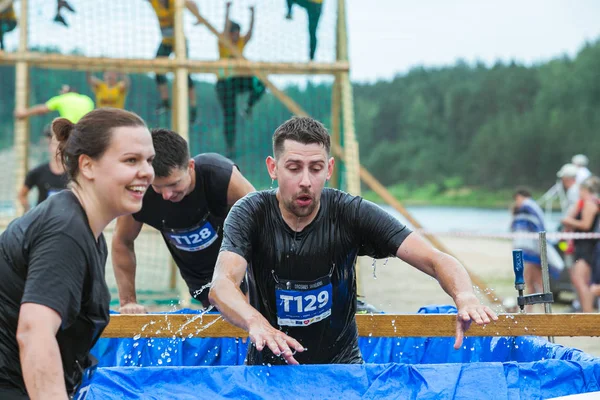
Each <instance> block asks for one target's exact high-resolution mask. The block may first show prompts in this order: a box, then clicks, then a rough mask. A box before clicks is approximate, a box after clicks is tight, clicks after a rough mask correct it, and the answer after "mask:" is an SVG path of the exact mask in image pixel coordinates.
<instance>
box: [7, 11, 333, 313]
mask: <svg viewBox="0 0 600 400" xmlns="http://www.w3.org/2000/svg"><path fill="white" fill-rule="evenodd" d="M173 3H174V0H169V1H168V2H164V1H161V0H153V1H147V0H119V1H114V0H68V1H67V2H65V1H54V0H29V1H28V23H27V35H28V44H27V49H28V51H29V52H35V53H38V54H42V57H41V62H34V63H33V64H32V65H31V66H30V68H29V86H28V87H29V92H28V97H29V98H28V103H29V106H30V107H31V106H34V105H46V104H49V102H51V101H52V99H54V98H55V96H58V95H59V94H60V93H61V92H63V91H65V90H66V89H67V88H68V89H70V90H73V91H76V92H77V93H79V94H82V95H85V96H88V97H89V98H90V99H92V100H93V101H94V105H95V107H101V106H111V107H123V108H125V109H127V110H130V111H133V112H136V113H137V114H139V115H140V116H141V117H142V118H144V120H145V121H146V122H147V124H148V126H149V127H167V128H169V127H171V126H172V119H173V118H175V112H174V111H175V110H174V107H175V105H174V102H173V92H174V91H173V81H174V73H173V72H174V71H164V73H158V74H157V73H155V72H154V71H153V70H151V69H149V68H148V67H144V66H143V63H144V61H145V60H152V59H155V58H158V57H171V58H174V56H175V54H174V40H173V39H172V37H173V34H174V32H173V28H172V26H171V27H170V26H169V23H168V19H169V12H170V11H169V9H170V7H173V6H174V4H173ZM336 3H337V1H334V0H324V1H323V3H322V4H319V3H316V2H313V1H309V0H296V1H289V2H288V1H287V0H260V1H257V0H238V1H235V2H231V4H230V5H229V6H228V4H229V3H228V2H225V1H220V2H216V1H205V0H196V1H192V2H186V10H185V11H184V33H185V37H186V46H187V56H188V58H189V59H190V60H199V61H215V60H219V59H224V58H228V57H231V56H232V55H231V51H229V49H227V48H226V47H224V46H223V45H219V41H218V39H217V37H216V36H215V35H214V33H213V32H211V30H210V29H209V28H208V27H207V26H206V25H202V24H201V25H197V24H196V22H197V16H196V15H195V14H196V12H199V13H200V15H201V16H202V18H204V19H206V21H208V23H209V24H210V25H212V26H213V27H214V28H215V29H216V30H217V31H218V32H220V33H224V34H228V35H229V38H230V39H232V40H234V39H237V44H236V45H235V46H236V47H237V48H238V49H239V50H240V51H242V54H243V56H244V57H245V58H247V59H249V60H251V61H260V62H281V63H307V62H311V61H314V62H315V63H329V62H333V61H335V36H336V35H335V28H336V19H337V6H336ZM6 4H9V5H8V6H6ZM289 6H291V13H289ZM0 7H6V8H4V10H3V11H4V12H3V13H2V14H0V26H1V29H2V45H3V48H4V51H5V52H6V54H7V55H9V54H10V53H13V52H16V51H17V49H18V47H19V42H18V41H19V31H20V29H23V27H22V26H21V24H20V20H19V19H20V14H21V1H18V0H17V1H14V2H12V4H11V2H10V1H8V2H7V1H6V0H5V1H2V0H0ZM252 10H254V11H252ZM0 11H2V10H0ZM227 17H228V18H227ZM159 21H162V22H159ZM311 38H312V39H311ZM46 54H48V56H46ZM53 54H60V55H61V56H62V57H65V56H66V57H68V62H63V63H62V64H61V65H60V66H57V65H56V64H46V65H44V60H47V58H44V57H51V56H52V55H53ZM90 57H99V58H103V59H104V58H108V59H114V58H119V59H128V60H137V61H138V64H136V65H138V67H135V66H132V65H131V64H127V62H124V63H122V64H121V65H119V66H118V68H115V69H111V70H102V69H100V68H98V67H97V66H95V65H94V63H90V62H87V63H86V62H85V60H86V59H88V60H89V58H90ZM0 59H1V57H0ZM13 64H14V63H13ZM139 65H141V67H139ZM268 79H270V81H271V82H272V83H273V84H274V85H275V86H277V87H278V88H279V89H281V90H282V91H283V92H284V93H286V94H287V95H288V96H289V97H291V98H292V99H293V100H294V101H295V102H296V103H297V104H298V105H299V106H300V107H301V108H302V109H304V110H305V111H306V112H307V113H308V114H309V115H312V116H313V117H315V118H317V119H319V120H321V121H322V122H323V123H325V125H326V126H328V127H329V126H331V124H330V121H331V101H332V83H333V76H331V75H324V74H315V75H269V77H268ZM188 85H189V88H190V89H191V90H190V100H189V101H190V110H189V114H190V122H189V146H190V151H191V153H192V155H196V154H198V153H204V152H218V153H221V154H224V155H226V156H228V157H230V158H231V159H233V160H234V161H235V162H236V163H237V164H238V165H239V167H240V169H241V171H242V173H243V174H244V175H245V176H246V177H247V178H248V179H249V180H250V181H251V182H252V183H253V185H254V186H255V187H256V188H257V189H264V188H268V187H269V186H270V185H271V180H270V179H269V177H268V174H267V172H266V169H265V163H264V160H265V157H266V156H268V155H270V154H271V152H272V150H271V136H272V133H273V131H274V130H275V128H276V127H277V126H278V125H280V124H281V123H282V122H283V121H285V120H286V119H288V118H290V116H291V115H292V113H291V112H290V110H288V109H287V108H286V107H285V106H284V105H283V104H282V103H281V102H280V100H279V99H278V98H277V97H276V96H275V95H273V94H272V93H271V91H270V90H267V89H266V88H265V83H264V82H263V81H261V80H260V79H258V78H257V77H256V76H252V75H249V74H247V75H245V76H235V75H232V74H231V73H228V72H227V71H222V72H219V73H193V74H191V75H190V76H189V81H188ZM0 86H1V87H2V94H3V95H2V97H1V98H0V115H1V116H2V118H1V119H0V121H1V122H0V166H1V168H2V169H3V171H5V173H4V176H5V180H4V181H3V184H2V185H1V189H0V211H1V212H2V213H3V214H4V215H7V216H9V217H10V216H14V213H15V207H14V205H15V204H16V203H15V200H16V198H17V196H18V193H17V191H18V187H19V185H18V184H17V182H15V181H14V178H13V176H14V168H15V167H16V165H15V158H14V154H13V153H14V151H13V147H14V146H13V143H14V123H13V121H14V119H13V112H14V110H15V66H14V65H10V64H9V63H7V62H3V63H0ZM57 116H59V114H58V112H56V111H50V112H47V113H45V114H40V115H32V116H29V117H28V119H29V128H30V130H29V135H30V138H29V140H30V142H29V162H28V166H27V168H28V169H29V170H31V169H33V168H35V167H36V166H39V165H41V164H44V163H47V162H48V160H49V157H48V146H49V142H48V139H47V138H46V136H45V133H44V132H45V128H46V127H47V126H48V125H49V124H50V122H51V121H52V119H54V118H56V117H57ZM27 197H28V202H29V203H30V205H31V206H32V207H33V206H35V205H36V204H37V203H38V199H37V191H36V189H35V188H32V189H31V191H29V193H28V195H27ZM110 238H111V229H108V230H107V232H106V239H107V241H108V243H110ZM135 246H136V253H137V254H138V269H137V279H136V283H137V287H138V291H139V292H140V293H146V294H149V296H147V297H146V299H152V298H153V294H156V296H154V298H155V299H156V298H159V297H160V296H161V294H162V293H167V297H168V298H173V296H172V294H176V293H177V291H176V290H177V289H176V288H175V287H174V285H173V283H174V280H173V279H172V275H171V266H170V256H169V254H168V251H167V250H166V248H165V245H164V243H163V239H162V237H161V235H160V233H158V232H156V231H153V230H151V229H144V230H143V231H142V233H141V235H140V237H139V238H138V239H137V240H136V243H135ZM109 247H110V246H109ZM108 264H109V265H108V268H107V280H108V282H109V285H110V286H111V289H112V290H113V291H114V293H115V294H116V284H115V281H114V276H113V272H112V268H111V265H110V257H109V262H108ZM113 300H114V301H116V300H117V296H116V295H113ZM158 301H160V299H159V300H158ZM169 301H170V300H169Z"/></svg>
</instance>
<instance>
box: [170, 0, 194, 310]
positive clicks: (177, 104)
mask: <svg viewBox="0 0 600 400" xmlns="http://www.w3.org/2000/svg"><path fill="white" fill-rule="evenodd" d="M184 10H185V0H176V1H175V27H174V28H175V32H174V34H175V60H176V61H177V68H176V69H175V82H174V84H173V112H172V114H171V115H172V117H171V118H172V124H173V130H174V131H175V132H177V133H179V134H180V135H181V136H182V137H183V138H184V139H185V140H186V141H188V143H189V137H190V136H189V88H188V84H187V76H188V69H187V68H186V67H185V61H186V60H187V52H186V43H185V32H184V29H183V11H184ZM170 267H171V276H170V282H169V286H170V288H171V289H175V288H176V287H177V275H178V268H177V265H176V264H175V261H174V260H173V259H171V262H170ZM179 286H180V290H179V301H180V305H181V306H182V307H189V305H190V301H191V296H190V294H189V291H188V290H187V287H186V285H185V284H182V285H179Z"/></svg>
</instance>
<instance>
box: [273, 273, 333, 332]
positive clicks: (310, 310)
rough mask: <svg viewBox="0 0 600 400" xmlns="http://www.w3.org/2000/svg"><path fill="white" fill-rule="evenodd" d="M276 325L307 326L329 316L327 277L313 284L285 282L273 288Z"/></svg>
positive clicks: (329, 284)
mask: <svg viewBox="0 0 600 400" xmlns="http://www.w3.org/2000/svg"><path fill="white" fill-rule="evenodd" d="M275 297H276V298H275V301H276V305H277V324H278V325H280V326H309V325H311V324H314V323H315V322H319V321H322V320H324V319H325V318H327V317H329V316H330V315H331V282H330V280H329V277H325V278H321V279H319V280H316V281H314V282H298V281H285V282H283V281H282V282H280V283H277V284H276V286H275Z"/></svg>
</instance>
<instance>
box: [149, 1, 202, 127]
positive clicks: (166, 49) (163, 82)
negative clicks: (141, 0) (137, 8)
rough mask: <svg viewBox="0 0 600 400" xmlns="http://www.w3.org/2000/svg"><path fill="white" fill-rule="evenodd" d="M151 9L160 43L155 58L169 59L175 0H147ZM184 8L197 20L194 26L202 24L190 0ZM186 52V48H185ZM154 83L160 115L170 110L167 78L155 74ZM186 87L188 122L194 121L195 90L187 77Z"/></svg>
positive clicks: (157, 110) (173, 40)
mask: <svg viewBox="0 0 600 400" xmlns="http://www.w3.org/2000/svg"><path fill="white" fill-rule="evenodd" d="M148 1H149V2H150V5H151V6H152V9H153V10H154V12H155V13H156V17H157V18H158V23H159V25H160V32H161V35H162V41H161V42H160V46H159V47H158V50H157V52H156V57H169V56H170V55H171V53H173V49H174V46H175V29H174V28H175V0H148ZM185 7H186V8H187V9H188V10H189V11H190V12H191V13H192V14H194V16H195V17H196V18H197V22H196V25H200V24H202V23H204V18H202V16H201V15H200V11H199V10H198V6H197V5H196V3H194V2H193V1H191V0H186V1H185ZM186 51H187V46H186ZM156 83H157V85H158V92H159V95H160V104H159V105H158V107H157V108H156V112H157V114H162V113H165V112H167V111H169V110H170V109H171V102H170V100H169V88H168V87H167V78H166V77H165V76H164V75H162V74H156ZM188 87H189V96H190V122H191V123H193V122H195V121H196V116H197V113H198V111H197V109H196V90H195V89H194V81H193V80H192V78H191V77H190V76H189V75H188Z"/></svg>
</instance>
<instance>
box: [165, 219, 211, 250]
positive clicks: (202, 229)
mask: <svg viewBox="0 0 600 400" xmlns="http://www.w3.org/2000/svg"><path fill="white" fill-rule="evenodd" d="M163 234H164V235H165V236H166V237H167V238H168V239H169V242H171V244H173V246H175V247H177V248H178V249H180V250H184V251H199V250H202V249H205V248H207V247H208V246H210V245H211V244H213V243H214V242H215V240H217V238H218V237H219V235H218V234H217V232H216V231H215V229H214V228H213V226H212V225H211V223H210V222H209V221H206V222H205V223H204V224H202V225H200V226H197V227H195V228H191V229H189V230H181V231H177V232H173V231H171V232H164V231H163Z"/></svg>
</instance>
